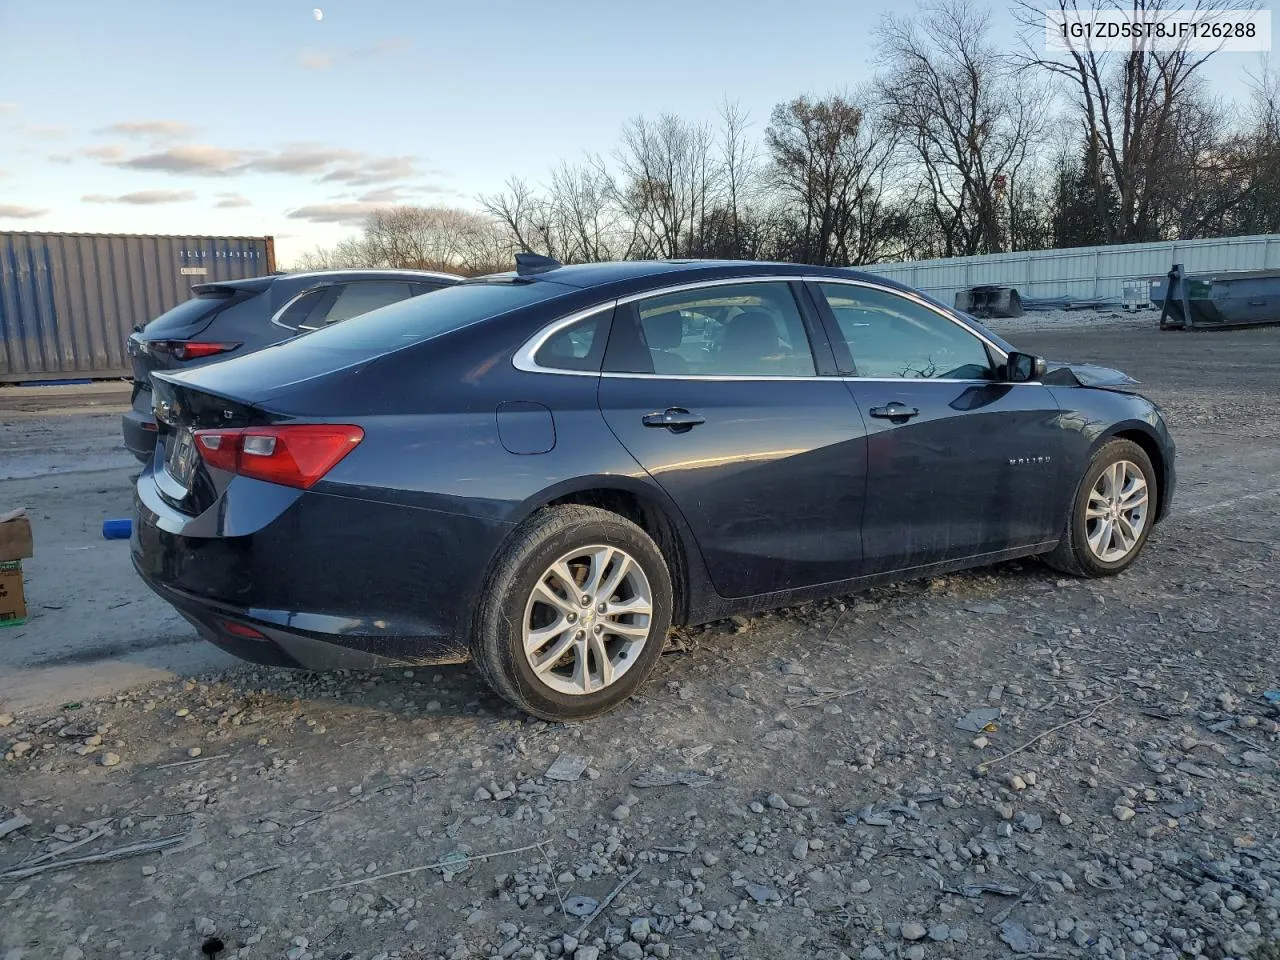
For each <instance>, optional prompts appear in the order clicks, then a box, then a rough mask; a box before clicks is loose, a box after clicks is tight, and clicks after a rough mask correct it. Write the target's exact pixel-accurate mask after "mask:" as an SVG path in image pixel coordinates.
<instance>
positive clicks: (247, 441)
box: [195, 423, 364, 490]
mask: <svg viewBox="0 0 1280 960" xmlns="http://www.w3.org/2000/svg"><path fill="white" fill-rule="evenodd" d="M195 438H196V448H197V449H198V450H199V451H200V456H201V457H203V458H204V462H205V463H207V464H208V465H209V466H211V467H216V468H217V469H219V470H226V471H228V472H230V473H236V474H239V475H240V476H242V477H252V478H254V479H255V480H266V481H268V482H269V483H279V484H283V485H284V486H286V487H298V488H299V489H301V490H308V489H310V488H311V487H312V486H314V485H315V484H316V483H317V482H318V481H319V480H320V478H321V477H323V476H324V475H325V474H326V473H328V472H329V471H330V470H332V469H333V467H334V465H335V464H337V462H338V461H339V460H341V459H342V458H343V457H345V456H346V455H347V454H348V453H350V452H351V451H352V450H354V449H355V447H356V444H358V443H359V442H360V441H361V440H363V439H364V431H363V430H361V429H360V428H359V427H355V426H349V425H346V424H335V423H295V424H290V425H286V426H279V427H238V428H235V429H229V430H197V431H196V432H195Z"/></svg>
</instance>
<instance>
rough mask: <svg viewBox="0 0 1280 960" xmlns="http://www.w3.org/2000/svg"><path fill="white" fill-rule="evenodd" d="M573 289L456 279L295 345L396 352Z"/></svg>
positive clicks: (546, 284) (557, 285)
mask: <svg viewBox="0 0 1280 960" xmlns="http://www.w3.org/2000/svg"><path fill="white" fill-rule="evenodd" d="M575 290H576V288H574V287H566V286H565V285H563V284H560V283H554V282H552V281H549V280H536V281H533V282H530V283H510V282H505V281H498V282H486V283H460V284H458V285H457V286H453V287H446V288H445V289H443V290H437V291H436V292H435V293H433V294H431V296H429V297H412V298H410V299H408V300H402V301H401V302H400V303H395V304H392V305H391V306H389V307H387V308H385V309H382V310H379V311H378V312H377V313H374V314H371V315H370V316H368V317H366V318H365V319H364V320H362V321H361V322H360V323H333V324H329V325H328V326H326V327H324V328H323V329H321V330H317V331H315V333H310V334H308V335H307V336H305V337H302V338H300V339H299V340H298V341H297V343H298V344H299V345H301V344H303V343H307V344H310V345H311V346H313V347H324V348H328V349H331V350H342V351H348V350H349V351H360V352H377V351H387V350H395V349H397V348H399V347H407V346H410V345H411V344H414V343H418V342H420V341H422V340H429V339H431V338H432V337H437V336H439V335H440V334H442V333H449V332H450V331H452V330H457V329H460V328H462V327H466V326H469V325H471V324H473V323H476V322H478V321H480V320H485V319H488V318H490V317H496V316H500V315H501V314H504V313H510V312H511V311H512V310H519V309H520V308H521V307H527V306H530V305H531V304H535V303H538V302H540V301H543V300H552V299H554V298H556V297H562V296H565V295H567V294H570V293H573V292H574V291H575Z"/></svg>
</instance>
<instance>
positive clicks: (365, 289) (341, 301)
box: [317, 280, 413, 326]
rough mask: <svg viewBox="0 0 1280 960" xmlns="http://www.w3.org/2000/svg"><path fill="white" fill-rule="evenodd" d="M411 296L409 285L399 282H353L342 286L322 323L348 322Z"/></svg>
mask: <svg viewBox="0 0 1280 960" xmlns="http://www.w3.org/2000/svg"><path fill="white" fill-rule="evenodd" d="M411 296H413V292H412V291H411V290H410V289H409V284H407V283H403V282H401V281H394V282H391V281H384V280H357V281H353V282H352V283H348V284H344V285H343V288H342V292H341V293H339V294H338V299H337V300H335V301H334V303H333V306H332V307H330V308H329V312H328V313H327V314H325V318H324V322H325V323H326V324H330V323H341V322H342V321H343V320H350V319H351V318H352V317H358V316H360V314H362V313H368V312H369V311H370V310H377V309H378V308H379V307H386V306H389V305H390V304H393V303H399V302H400V301H401V300H408V299H409V298H410V297H411ZM317 326H318V324H317Z"/></svg>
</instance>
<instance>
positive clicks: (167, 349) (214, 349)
mask: <svg viewBox="0 0 1280 960" xmlns="http://www.w3.org/2000/svg"><path fill="white" fill-rule="evenodd" d="M147 346H148V348H149V349H151V350H153V351H155V352H157V353H167V354H169V355H170V356H172V357H173V358H174V359H175V360H198V359H200V358H201V357H213V356H217V355H218V354H219V353H228V352H230V351H232V350H234V349H235V348H236V347H238V346H240V344H238V343H207V342H204V341H200V340H153V341H151V343H149V344H148V345H147Z"/></svg>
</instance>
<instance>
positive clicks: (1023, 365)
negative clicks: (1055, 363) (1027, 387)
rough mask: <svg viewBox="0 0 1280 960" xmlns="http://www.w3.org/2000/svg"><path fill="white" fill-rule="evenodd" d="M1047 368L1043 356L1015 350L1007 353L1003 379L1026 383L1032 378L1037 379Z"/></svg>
mask: <svg viewBox="0 0 1280 960" xmlns="http://www.w3.org/2000/svg"><path fill="white" fill-rule="evenodd" d="M1048 370H1049V365H1048V364H1047V363H1045V362H1044V358H1043V357H1036V356H1032V355H1031V354H1029V353H1019V352H1017V351H1016V350H1015V351H1014V352H1013V353H1011V354H1009V359H1008V360H1007V361H1005V365H1004V373H1005V379H1006V380H1007V381H1009V382H1010V383H1028V382H1030V381H1032V380H1039V379H1040V378H1041V377H1043V376H1044V375H1045V374H1046V373H1047V372H1048Z"/></svg>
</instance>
